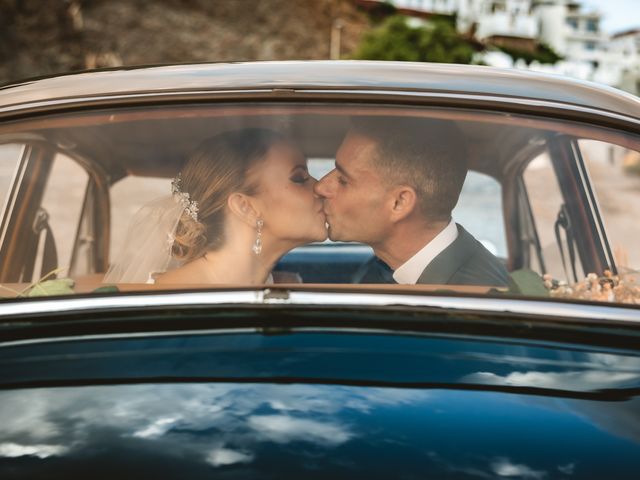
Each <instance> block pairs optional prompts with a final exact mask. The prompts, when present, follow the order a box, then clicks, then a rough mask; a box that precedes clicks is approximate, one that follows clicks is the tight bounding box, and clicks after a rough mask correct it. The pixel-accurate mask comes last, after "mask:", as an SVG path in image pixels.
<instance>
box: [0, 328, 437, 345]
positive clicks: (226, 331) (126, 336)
mask: <svg viewBox="0 0 640 480" xmlns="http://www.w3.org/2000/svg"><path fill="white" fill-rule="evenodd" d="M336 330H338V328H336V327H295V331H296V333H327V332H335V331H336ZM262 331H263V328H262V327H255V328H247V327H241V328H220V329H206V330H167V331H161V332H131V333H102V334H93V335H77V336H75V337H44V338H29V339H26V340H11V341H8V342H0V348H9V347H23V346H26V345H40V344H43V343H59V342H84V341H91V340H130V339H135V338H161V337H175V336H180V337H182V336H196V337H199V336H205V335H236V334H252V333H253V334H260V333H262ZM339 331H340V333H341V334H342V333H353V334H369V335H376V334H378V335H405V334H406V333H405V332H398V331H390V330H386V329H383V328H353V327H349V328H339ZM407 332H410V330H408V329H407ZM411 335H424V333H423V332H411ZM429 336H438V337H441V336H445V335H442V334H439V333H431V334H429Z"/></svg>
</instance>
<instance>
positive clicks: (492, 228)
mask: <svg viewBox="0 0 640 480" xmlns="http://www.w3.org/2000/svg"><path fill="white" fill-rule="evenodd" d="M503 215H504V210H503V206H502V187H501V186H500V182H498V181H497V180H496V179H495V178H492V177H490V176H489V175H486V174H483V173H479V172H474V171H470V172H469V173H468V174H467V178H466V179H465V181H464V185H463V186H462V192H461V193H460V199H459V200H458V204H457V205H456V207H455V208H454V209H453V218H454V220H456V221H457V222H460V223H461V224H462V225H464V226H465V228H466V229H467V230H469V232H470V233H471V234H472V235H474V236H475V237H476V238H477V239H478V240H479V241H480V242H481V243H482V244H483V245H484V246H485V247H486V248H487V249H488V250H489V251H490V252H491V253H492V254H493V255H497V256H498V257H500V258H504V259H506V258H507V256H508V252H507V241H506V235H505V228H504V218H503Z"/></svg>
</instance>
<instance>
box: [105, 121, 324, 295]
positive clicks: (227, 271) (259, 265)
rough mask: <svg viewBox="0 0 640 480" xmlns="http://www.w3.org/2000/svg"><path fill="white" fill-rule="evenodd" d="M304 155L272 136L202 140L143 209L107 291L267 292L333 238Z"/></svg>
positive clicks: (257, 133) (235, 134)
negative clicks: (293, 254) (163, 194)
mask: <svg viewBox="0 0 640 480" xmlns="http://www.w3.org/2000/svg"><path fill="white" fill-rule="evenodd" d="M315 183H316V180H315V179H314V178H313V177H311V176H310V175H309V172H308V170H307V165H306V159H305V157H304V155H303V154H302V152H301V151H300V149H299V148H297V147H296V146H295V145H294V144H293V143H291V142H290V141H289V140H287V139H286V138H285V137H284V136H283V135H281V134H279V133H277V132H275V131H272V130H267V129H260V128H247V129H243V130H236V131H230V132H224V133H221V134H219V135H216V136H214V137H212V138H209V139H207V140H205V141H204V142H203V143H202V144H201V145H200V146H199V147H198V148H197V150H196V151H195V153H194V154H193V155H192V156H191V157H190V159H189V160H188V162H187V164H186V165H185V167H184V169H183V170H182V172H181V173H180V174H179V175H178V176H177V177H176V178H175V179H174V180H173V182H172V195H171V196H170V197H167V198H163V199H159V200H157V201H155V202H152V203H151V204H148V205H146V206H145V207H143V208H142V209H141V210H140V211H139V212H138V213H137V214H136V217H135V218H134V221H133V224H132V227H131V229H130V230H129V237H128V239H127V241H126V243H125V245H126V247H125V252H124V253H122V254H121V255H120V258H119V259H117V261H116V262H114V264H113V265H112V266H111V268H110V269H109V271H108V272H107V274H106V276H105V280H104V281H105V282H108V283H144V282H149V281H151V282H153V281H155V283H158V284H174V285H177V284H185V283H192V284H222V283H226V284H242V285H255V284H263V283H266V282H267V281H268V280H269V278H270V273H271V270H272V269H273V267H274V265H275V264H276V262H277V261H278V259H279V258H280V257H282V256H283V255H284V254H285V253H287V252H288V251H289V250H291V249H293V248H294V247H297V246H299V245H303V244H305V243H309V242H312V241H322V240H324V239H325V238H326V237H327V231H326V227H325V216H324V213H323V211H322V202H321V200H320V199H319V198H318V197H317V196H315V195H314V193H313V186H314V184H315Z"/></svg>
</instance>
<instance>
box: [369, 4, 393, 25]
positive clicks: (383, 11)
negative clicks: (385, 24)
mask: <svg viewBox="0 0 640 480" xmlns="http://www.w3.org/2000/svg"><path fill="white" fill-rule="evenodd" d="M397 11H398V9H397V8H396V7H395V6H394V5H393V4H392V3H391V2H388V1H385V2H380V3H377V4H376V5H375V6H373V7H371V8H369V9H368V11H367V13H368V14H369V19H370V20H371V21H372V22H374V23H378V22H380V21H382V20H384V19H385V18H387V17H389V16H391V15H395V14H396V12H397Z"/></svg>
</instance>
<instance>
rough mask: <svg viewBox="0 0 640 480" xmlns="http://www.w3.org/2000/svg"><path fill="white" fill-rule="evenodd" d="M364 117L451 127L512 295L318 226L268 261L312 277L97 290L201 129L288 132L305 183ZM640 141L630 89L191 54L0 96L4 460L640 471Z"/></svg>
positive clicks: (131, 467)
mask: <svg viewBox="0 0 640 480" xmlns="http://www.w3.org/2000/svg"><path fill="white" fill-rule="evenodd" d="M360 116H365V117H372V116H374V117H379V118H381V119H383V121H389V122H392V121H394V119H396V118H400V117H402V118H405V119H406V118H409V119H413V118H415V119H420V121H425V122H437V123H439V124H446V125H448V126H454V127H455V129H456V131H459V132H462V133H463V134H464V136H465V139H466V142H467V144H468V149H467V151H468V153H469V165H470V167H469V168H470V173H469V174H468V176H467V179H466V183H465V186H464V188H463V193H462V196H461V198H460V201H459V202H458V205H457V207H456V210H454V213H453V216H454V218H455V219H456V220H458V221H460V223H461V224H463V225H465V227H466V228H468V230H469V231H470V232H471V233H473V234H474V235H475V236H476V238H478V239H479V240H481V241H482V243H483V244H484V245H485V246H486V247H487V248H488V249H489V250H490V251H491V252H492V253H493V254H494V255H495V256H497V257H498V258H499V259H501V260H502V261H503V262H504V265H505V266H506V267H507V269H508V270H509V271H510V272H512V275H513V277H514V279H515V280H518V281H519V282H520V283H518V285H517V286H518V287H519V288H516V289H511V288H510V289H495V288H491V286H483V285H390V284H389V283H385V282H386V281H387V280H388V277H384V272H382V273H381V271H380V270H379V265H377V263H376V261H377V260H376V258H375V257H374V256H373V251H372V250H371V249H370V248H369V247H368V246H366V245H361V244H357V243H342V242H328V241H327V242H321V243H316V244H311V245H306V246H303V247H300V248H298V249H296V250H293V251H292V252H290V253H289V254H287V255H286V256H284V257H283V258H282V259H281V261H280V262H279V264H278V265H277V267H276V271H284V272H290V273H294V274H295V275H296V276H297V277H296V278H298V279H300V280H302V283H285V284H278V283H276V284H269V285H261V286H259V287H255V286H248V285H239V286H231V285H228V286H211V285H184V286H175V287H171V288H167V287H166V286H164V287H163V286H161V285H142V284H133V285H126V284H122V285H116V287H117V290H115V291H114V289H112V288H110V286H105V285H103V284H102V275H103V274H104V272H105V271H106V270H107V268H108V266H109V264H110V263H111V262H112V260H113V258H114V256H115V255H116V254H117V253H116V252H117V251H118V250H119V249H120V248H122V245H123V242H124V241H125V240H124V235H125V234H126V232H127V228H128V227H127V225H128V223H129V221H130V219H131V218H132V216H133V214H134V213H135V210H137V208H138V207H139V206H141V205H143V204H144V203H145V202H147V201H149V200H151V199H152V198H153V197H154V196H155V195H158V194H160V193H162V192H164V191H167V192H168V187H169V183H170V180H171V178H172V177H174V176H175V175H177V173H178V172H179V171H180V169H181V168H182V166H183V165H184V162H185V158H186V157H187V156H188V154H189V151H190V150H191V149H192V148H193V147H194V146H195V145H196V144H197V143H199V142H200V141H201V140H202V139H204V138H207V137H208V136H210V135H211V134H212V133H216V132H220V131H224V130H226V129H231V128H240V127H244V126H263V127H264V126H266V127H269V128H274V129H278V130H282V131H285V132H286V133H287V134H288V135H290V136H291V137H292V138H294V139H295V140H296V142H297V143H298V144H299V145H300V147H301V148H302V150H303V151H304V153H305V154H306V156H307V157H308V159H309V166H310V170H311V171H312V173H313V172H314V171H316V172H318V174H320V175H321V174H324V173H326V172H328V171H329V170H331V168H332V165H333V163H332V162H333V158H334V156H335V152H336V150H337V149H338V147H339V145H340V142H341V141H342V138H343V137H344V135H345V133H346V132H347V131H348V129H349V125H350V120H351V119H353V118H354V117H360ZM446 141H447V139H446V138H443V142H446ZM639 151H640V100H638V99H637V98H636V97H633V96H631V95H627V94H624V93H622V92H618V91H615V90H613V89H608V88H605V87H598V86H595V85H593V84H589V83H583V82H577V81H572V80H568V79H564V78H560V77H552V76H546V75H539V74H532V73H524V72H518V71H507V70H498V69H492V68H487V67H471V66H456V65H428V64H411V63H393V62H381V63H380V62H349V61H345V62H264V63H246V64H213V65H191V66H189V65H180V66H164V67H147V68H135V69H114V70H106V71H96V72H87V73H78V74H72V75H64V76H58V77H52V78H46V79H38V80H32V81H25V82H23V83H19V84H14V85H9V86H6V87H4V88H2V89H0V162H2V163H4V164H5V167H4V168H3V170H2V173H3V175H4V176H3V177H2V176H0V180H1V181H2V182H3V183H2V185H3V186H4V187H5V188H4V192H3V195H4V207H3V210H2V218H1V224H0V283H1V284H2V287H3V291H4V292H5V296H6V298H5V299H3V300H2V301H0V319H1V320H0V372H1V374H0V419H1V423H2V425H3V427H2V429H1V430H0V476H1V477H2V478H38V477H47V478H53V477H56V478H57V477H69V476H74V475H78V476H92V477H105V478H106V477H113V476H114V475H117V476H124V477H133V476H136V477H138V476H140V475H158V476H161V477H166V478H174V477H180V478H184V477H191V478H200V477H205V476H206V477H209V476H211V475H219V476H222V477H224V476H229V477H252V478H253V477H257V478H272V477H277V478H299V477H301V476H305V477H335V478H353V477H367V478H388V477H392V476H393V477H398V478H415V477H417V476H420V477H422V476H433V477H436V478H498V477H507V478H533V479H538V478H539V479H542V478H603V477H610V476H612V475H614V476H615V477H616V478H635V477H636V475H637V470H638V467H639V466H640V434H639V433H638V432H640V395H639V392H640V308H639V306H638V303H639V301H637V297H636V296H635V293H634V292H636V290H634V289H635V288H636V287H635V284H634V283H633V276H634V267H635V268H636V269H637V267H638V263H637V260H636V259H637V258H638V257H637V254H638V249H637V245H638V241H637V237H634V236H633V235H634V232H635V228H636V227H635V225H636V224H639V225H640V222H638V220H639V219H640V218H638V217H640V215H639V212H638V208H640V207H639V205H640V202H638V203H637V204H636V203H634V199H636V198H637V197H636V196H637V195H638V193H637V191H636V187H638V185H639V184H638V182H640V180H639V179H640V176H637V177H636V176H634V175H636V174H635V173H633V171H634V170H633V169H634V168H635V166H634V165H635V163H634V162H636V159H637V155H638V152H639ZM615 182H617V183H615ZM61 266H63V267H65V272H60V270H59V267H61ZM543 274H549V275H550V276H552V277H554V279H555V280H557V282H556V281H555V280H554V282H551V280H548V283H549V284H550V286H551V287H552V288H553V289H555V290H554V292H552V293H553V294H554V295H553V296H549V293H548V292H547V290H545V289H544V288H543V290H540V289H539V287H540V286H541V285H542V280H541V279H540V276H541V275H543ZM588 274H592V276H591V277H588V279H587V280H583V279H584V277H585V276H587V275H588ZM47 275H49V277H51V276H54V275H57V276H58V277H63V276H67V275H68V276H69V277H71V278H72V281H73V283H69V284H65V288H73V289H75V294H74V295H56V292H57V293H61V291H59V290H55V289H53V290H49V288H51V286H50V285H48V284H47V282H45V281H41V279H43V277H45V276H47ZM284 278H287V279H288V280H287V281H289V282H290V281H291V278H292V277H291V276H287V277H284ZM523 278H525V279H529V280H528V281H526V282H524V283H523V282H522V281H521V280H522V279H523ZM547 278H548V277H547ZM536 280H537V282H538V283H536ZM60 281H62V278H60ZM574 283H578V285H577V286H575V287H572V286H571V285H572V284H574ZM69 285H71V287H69ZM529 288H531V289H529ZM47 292H49V293H50V294H51V293H52V294H53V295H50V296H45V297H43V296H42V294H46V293H47ZM64 293H68V292H66V291H64ZM595 300H604V302H602V301H595ZM612 471H613V472H615V473H612Z"/></svg>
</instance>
